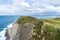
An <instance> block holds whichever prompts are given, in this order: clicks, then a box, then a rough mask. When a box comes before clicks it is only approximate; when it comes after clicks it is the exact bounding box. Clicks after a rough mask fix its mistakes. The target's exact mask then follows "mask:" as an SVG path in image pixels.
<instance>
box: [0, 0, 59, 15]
mask: <svg viewBox="0 0 60 40" xmlns="http://www.w3.org/2000/svg"><path fill="white" fill-rule="evenodd" d="M0 15H60V0H0Z"/></svg>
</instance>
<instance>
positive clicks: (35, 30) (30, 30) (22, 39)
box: [5, 16, 43, 40]
mask: <svg viewBox="0 0 60 40" xmlns="http://www.w3.org/2000/svg"><path fill="white" fill-rule="evenodd" d="M42 25H43V22H42V21H41V20H39V19H36V18H34V17H30V16H21V17H20V18H19V19H18V20H17V21H16V22H15V23H14V24H13V25H12V27H11V28H9V29H7V30H6V33H5V36H6V40H38V38H39V40H40V37H39V36H38V35H41V28H42ZM34 34H36V35H34Z"/></svg>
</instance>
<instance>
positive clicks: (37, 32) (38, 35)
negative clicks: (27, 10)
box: [17, 16, 60, 40]
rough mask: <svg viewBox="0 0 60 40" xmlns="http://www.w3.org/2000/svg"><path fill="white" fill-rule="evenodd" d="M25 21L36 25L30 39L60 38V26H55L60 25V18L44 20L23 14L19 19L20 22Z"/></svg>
mask: <svg viewBox="0 0 60 40" xmlns="http://www.w3.org/2000/svg"><path fill="white" fill-rule="evenodd" d="M25 22H31V23H33V24H34V25H35V27H34V30H33V34H32V38H31V39H30V40H60V28H57V27H55V26H57V25H59V26H60V18H55V19H43V20H42V19H36V18H34V17H30V16H21V17H20V18H19V19H18V21H17V23H19V24H20V23H22V24H23V23H25ZM45 23H49V24H45ZM44 24H45V25H44ZM50 24H52V25H50Z"/></svg>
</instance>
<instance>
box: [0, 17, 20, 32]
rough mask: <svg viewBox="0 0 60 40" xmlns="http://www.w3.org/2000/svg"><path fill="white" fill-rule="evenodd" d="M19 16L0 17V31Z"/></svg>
mask: <svg viewBox="0 0 60 40" xmlns="http://www.w3.org/2000/svg"><path fill="white" fill-rule="evenodd" d="M18 17H19V16H0V31H2V30H3V29H4V28H5V27H7V25H9V24H10V23H12V22H14V21H15V20H17V19H18Z"/></svg>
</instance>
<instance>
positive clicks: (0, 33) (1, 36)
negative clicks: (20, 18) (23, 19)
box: [0, 23, 13, 40]
mask: <svg viewBox="0 0 60 40" xmlns="http://www.w3.org/2000/svg"><path fill="white" fill-rule="evenodd" d="M12 25H13V23H11V24H9V25H8V26H7V27H6V28H4V30H2V31H0V40H6V37H5V32H6V29H9V28H11V27H12Z"/></svg>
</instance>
